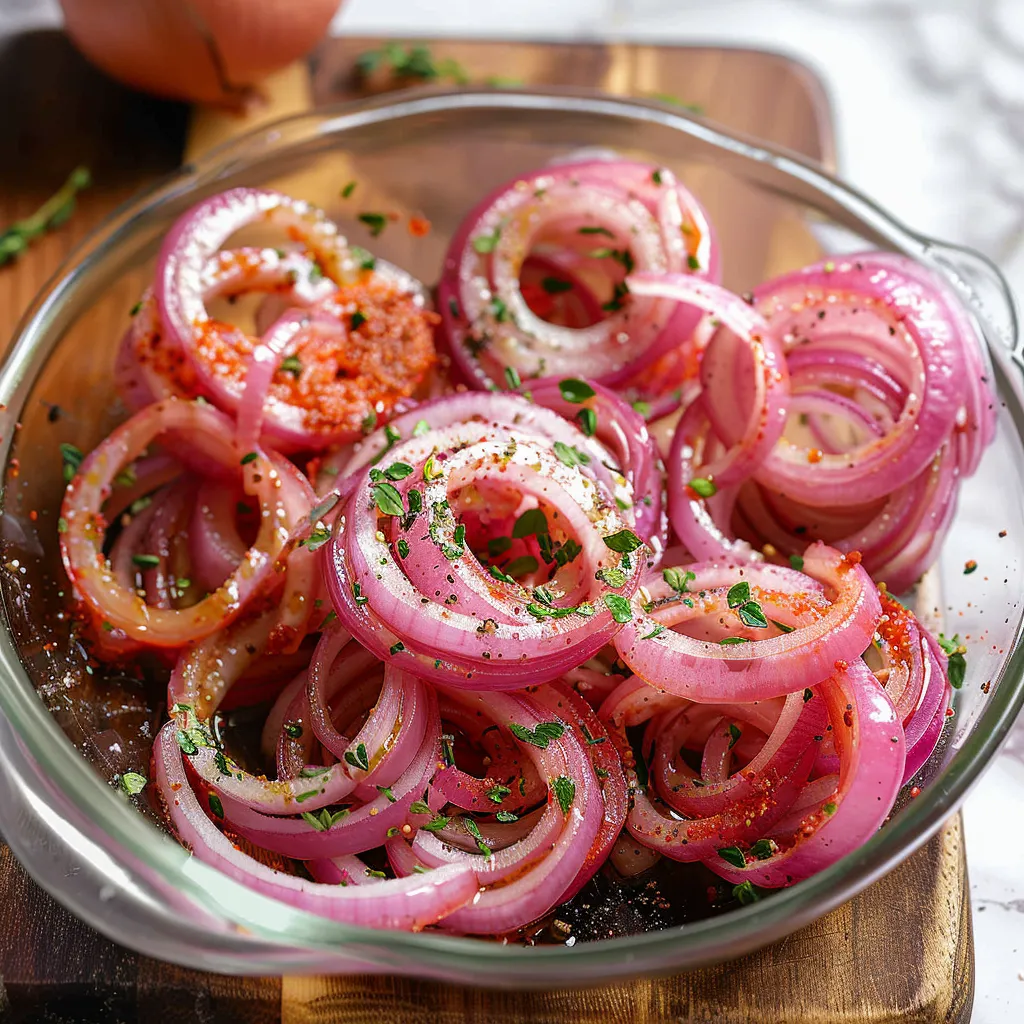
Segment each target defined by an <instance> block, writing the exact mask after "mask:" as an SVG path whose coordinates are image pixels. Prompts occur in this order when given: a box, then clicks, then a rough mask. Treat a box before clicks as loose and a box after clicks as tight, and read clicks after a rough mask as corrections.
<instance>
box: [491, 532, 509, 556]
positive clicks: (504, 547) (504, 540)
mask: <svg viewBox="0 0 1024 1024" xmlns="http://www.w3.org/2000/svg"><path fill="white" fill-rule="evenodd" d="M511 547H512V538H511V537H491V538H490V539H489V540H488V541H487V554H488V555H489V556H490V557H491V558H497V557H498V556H499V555H503V554H505V552H506V551H508V550H509V548H511Z"/></svg>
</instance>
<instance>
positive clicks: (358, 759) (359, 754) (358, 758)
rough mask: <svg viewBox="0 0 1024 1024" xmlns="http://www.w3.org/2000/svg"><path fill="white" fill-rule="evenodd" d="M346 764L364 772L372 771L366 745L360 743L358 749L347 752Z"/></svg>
mask: <svg viewBox="0 0 1024 1024" xmlns="http://www.w3.org/2000/svg"><path fill="white" fill-rule="evenodd" d="M345 763H346V764H350V765H352V767H353V768H359V769H361V770H362V771H364V772H368V771H369V770H370V759H369V757H368V756H367V753H366V744H365V743H360V744H359V746H358V747H356V749H355V750H354V751H353V750H346V751H345Z"/></svg>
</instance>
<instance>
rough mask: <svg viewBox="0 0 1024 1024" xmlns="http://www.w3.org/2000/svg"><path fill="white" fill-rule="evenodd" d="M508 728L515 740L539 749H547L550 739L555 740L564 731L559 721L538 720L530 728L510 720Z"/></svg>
mask: <svg viewBox="0 0 1024 1024" xmlns="http://www.w3.org/2000/svg"><path fill="white" fill-rule="evenodd" d="M508 728H509V732H511V733H512V735H513V736H515V738H516V739H517V740H522V742H523V743H530V744H532V745H533V746H535V747H540V749H541V750H547V746H548V744H549V743H550V742H551V740H557V739H558V738H559V737H561V735H562V733H564V732H565V726H564V725H562V723H561V722H540V723H538V725H537V726H536V728H534V729H532V730H531V729H527V728H526V726H524V725H520V724H519V723H518V722H512V723H511V724H510V725H509V727H508Z"/></svg>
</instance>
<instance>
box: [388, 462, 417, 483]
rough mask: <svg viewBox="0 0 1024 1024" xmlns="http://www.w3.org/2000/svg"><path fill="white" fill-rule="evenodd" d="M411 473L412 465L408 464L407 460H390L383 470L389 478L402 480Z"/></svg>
mask: <svg viewBox="0 0 1024 1024" xmlns="http://www.w3.org/2000/svg"><path fill="white" fill-rule="evenodd" d="M411 473H412V466H410V465H409V463H408V462H392V463H391V465H390V466H388V468H387V469H385V470H384V475H385V476H386V477H387V478H388V479H389V480H404V479H405V478H406V477H407V476H409V475H410V474H411Z"/></svg>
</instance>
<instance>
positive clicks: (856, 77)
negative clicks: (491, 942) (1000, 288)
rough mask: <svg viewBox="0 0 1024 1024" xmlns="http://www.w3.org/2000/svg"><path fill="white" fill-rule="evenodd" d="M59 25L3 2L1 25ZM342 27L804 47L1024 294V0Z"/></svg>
mask: <svg viewBox="0 0 1024 1024" xmlns="http://www.w3.org/2000/svg"><path fill="white" fill-rule="evenodd" d="M58 22H59V9H58V7H57V4H56V0H0V31H4V30H8V31H10V30H12V29H17V28H20V27H28V26H29V25H38V24H56V23H58ZM334 31H335V32H353V33H355V32H364V33H371V32H372V33H381V34H388V35H394V36H415V35H444V34H452V35H467V36H495V37H498V38H512V37H530V38H585V37H592V38H593V37H600V38H630V39H643V40H650V41H652V42H661V43H666V42H680V43H682V42H685V43H725V44H733V45H748V46H762V47H766V48H770V49H774V50H778V51H782V52H787V53H791V54H793V55H795V56H797V57H799V58H801V59H802V60H804V61H805V62H806V63H808V64H809V65H811V66H812V67H814V68H816V69H817V70H818V71H819V73H820V74H821V76H822V77H823V79H824V80H825V82H826V84H827V86H828V89H829V92H830V94H831V97H832V101H833V105H834V109H835V114H836V123H837V136H838V139H837V141H838V149H839V160H840V166H841V168H842V171H843V174H844V175H845V177H846V178H847V179H849V180H850V181H851V182H853V183H854V184H855V185H857V186H858V187H860V188H861V189H863V190H864V191H865V192H867V193H868V194H870V195H872V196H874V197H875V198H876V199H877V200H879V201H880V202H881V203H882V204H883V205H884V206H886V207H888V208H889V209H892V210H895V211H897V212H899V214H900V215H901V216H902V218H903V219H904V220H905V221H907V222H908V223H909V224H910V225H912V226H913V227H916V228H918V229H920V230H923V231H925V232H928V233H930V234H934V235H936V236H938V237H943V238H947V239H949V240H952V241H959V242H965V243H968V244H970V245H973V246H975V247H977V248H979V249H981V250H983V251H984V252H986V253H988V254H989V255H990V256H992V257H994V258H995V259H996V260H997V261H998V262H999V263H1000V264H1001V265H1002V266H1003V268H1004V269H1005V270H1006V272H1007V273H1008V274H1009V276H1010V278H1011V281H1012V282H1013V284H1014V285H1015V288H1016V289H1017V291H1018V294H1024V0H516V2H515V3H497V2H495V0H388V2H384V0H348V2H347V4H346V5H345V7H344V8H343V9H342V11H341V13H340V14H339V15H338V17H337V19H336V21H335V24H334ZM965 814H966V820H967V846H968V859H969V868H970V874H971V882H972V893H973V902H974V910H975V916H974V926H975V936H976V944H977V985H976V998H975V1012H974V1018H973V1019H974V1021H975V1022H976V1024H1011V1022H1018V1021H1024V867H1022V861H1024V858H1022V853H1021V851H1022V850H1024V723H1019V724H1018V726H1017V729H1016V731H1015V733H1014V735H1013V737H1012V739H1011V741H1010V743H1009V744H1008V746H1007V748H1006V750H1005V751H1004V752H1003V754H1002V755H1001V756H1000V757H999V758H998V759H997V760H996V762H995V763H994V764H993V766H992V768H991V769H990V771H989V772H988V774H987V775H986V776H985V778H984V779H983V780H982V782H981V783H980V784H979V785H978V787H977V788H976V789H975V790H974V792H973V793H972V794H971V796H970V798H969V799H968V801H967V806H966V810H965Z"/></svg>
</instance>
